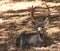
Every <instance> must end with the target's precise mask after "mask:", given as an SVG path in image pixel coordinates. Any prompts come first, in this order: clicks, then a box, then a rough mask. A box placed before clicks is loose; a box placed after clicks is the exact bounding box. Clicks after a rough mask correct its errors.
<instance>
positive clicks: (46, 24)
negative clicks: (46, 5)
mask: <svg viewBox="0 0 60 51" xmlns="http://www.w3.org/2000/svg"><path fill="white" fill-rule="evenodd" d="M49 25H50V24H49V18H48V17H47V18H46V19H45V20H44V27H45V28H48V27H49Z"/></svg>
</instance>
